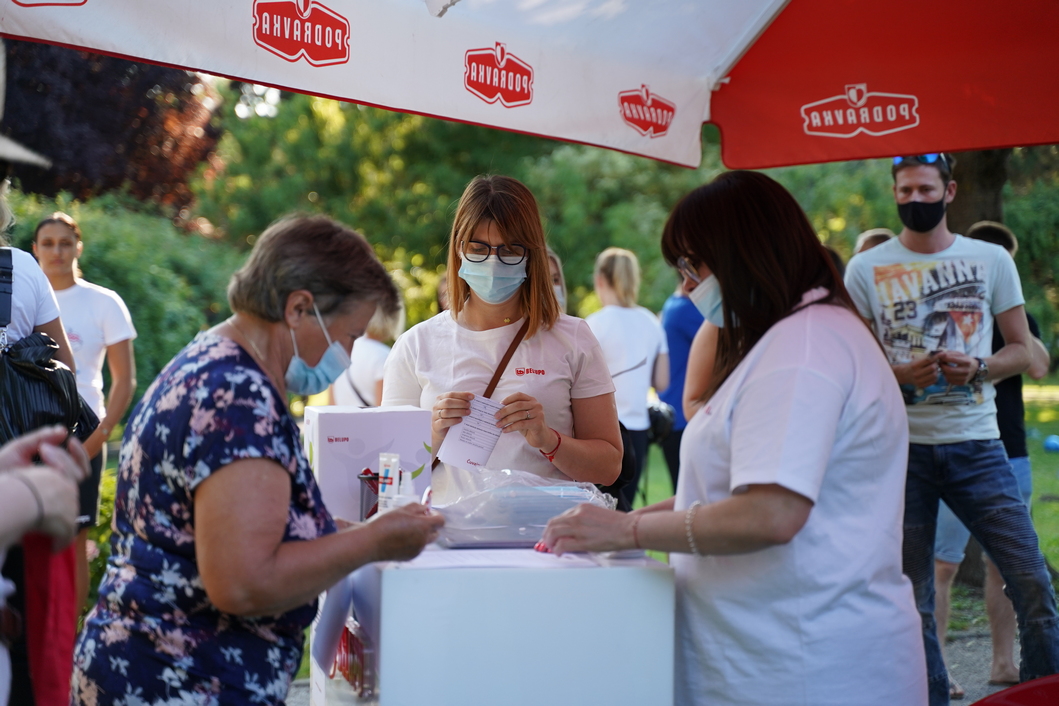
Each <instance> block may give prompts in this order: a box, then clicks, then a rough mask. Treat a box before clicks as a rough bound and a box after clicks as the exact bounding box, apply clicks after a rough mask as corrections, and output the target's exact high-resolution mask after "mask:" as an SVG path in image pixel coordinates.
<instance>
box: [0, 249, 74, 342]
mask: <svg viewBox="0 0 1059 706" xmlns="http://www.w3.org/2000/svg"><path fill="white" fill-rule="evenodd" d="M4 249H5V250H10V251H11V269H12V278H13V279H12V283H11V323H10V324H8V326H7V342H8V343H14V342H15V341H18V340H21V339H23V338H25V337H26V336H28V335H30V334H31V333H33V329H35V328H36V327H38V326H40V325H41V324H46V323H48V322H49V321H54V320H55V319H57V318H59V305H58V304H56V303H55V294H54V293H53V292H52V291H51V285H50V284H49V283H48V278H47V277H45V276H44V273H43V272H42V271H41V269H40V265H38V264H37V261H36V260H34V259H33V256H32V255H30V254H29V253H28V252H25V251H24V250H19V249H18V248H4ZM63 323H66V322H65V321H64V322H63Z"/></svg>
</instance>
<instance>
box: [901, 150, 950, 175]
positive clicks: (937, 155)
mask: <svg viewBox="0 0 1059 706" xmlns="http://www.w3.org/2000/svg"><path fill="white" fill-rule="evenodd" d="M905 162H918V163H920V164H932V165H935V166H938V167H939V168H944V169H945V170H946V171H948V170H949V159H948V157H946V156H945V154H944V153H943V152H932V153H931V154H917V155H911V156H900V157H894V166H895V167H896V166H899V165H901V164H904V163H905ZM938 162H941V164H940V165H938Z"/></svg>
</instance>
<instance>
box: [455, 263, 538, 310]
mask: <svg viewBox="0 0 1059 706" xmlns="http://www.w3.org/2000/svg"><path fill="white" fill-rule="evenodd" d="M459 274H460V279H462V280H463V281H464V282H466V283H467V286H468V287H470V288H471V291H473V292H474V293H475V294H477V295H478V298H479V299H481V300H482V301H484V302H486V303H488V304H503V303H504V302H506V301H507V300H508V299H510V298H511V297H513V296H515V293H516V292H518V290H519V287H521V286H522V283H523V282H525V281H526V260H525V259H523V260H522V262H520V263H518V264H517V265H505V264H504V263H503V262H500V260H499V259H498V258H497V257H496V256H495V255H490V256H489V257H487V258H486V259H485V260H484V261H483V262H471V261H470V260H468V259H466V258H463V262H462V263H461V264H460V273H459Z"/></svg>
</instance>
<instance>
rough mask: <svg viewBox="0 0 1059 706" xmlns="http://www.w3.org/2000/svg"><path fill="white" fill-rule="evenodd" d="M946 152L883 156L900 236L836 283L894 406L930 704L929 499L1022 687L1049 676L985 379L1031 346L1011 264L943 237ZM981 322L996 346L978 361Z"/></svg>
mask: <svg viewBox="0 0 1059 706" xmlns="http://www.w3.org/2000/svg"><path fill="white" fill-rule="evenodd" d="M952 164H953V163H952V160H951V158H950V157H949V156H948V155H943V154H930V155H921V156H916V157H897V158H895V159H894V166H893V176H894V196H895V198H896V201H897V211H898V215H899V216H900V217H901V222H902V223H903V224H904V226H905V227H904V229H903V230H902V231H901V233H900V234H899V236H898V237H897V238H893V239H891V240H890V241H888V242H886V243H884V244H882V245H879V246H878V247H876V248H873V249H871V250H869V251H867V252H865V253H862V254H860V255H857V256H856V257H854V258H853V259H852V260H851V261H850V263H849V266H848V268H847V271H846V286H847V288H848V289H849V293H850V295H851V296H852V297H853V301H854V302H855V303H856V305H857V308H858V309H859V311H860V314H861V316H863V317H864V318H865V320H867V321H868V323H869V324H870V325H871V326H872V327H873V329H874V330H875V334H876V336H877V337H878V338H879V340H880V342H881V343H882V345H883V348H884V349H885V350H886V354H887V357H888V359H889V361H890V364H891V366H892V367H893V371H894V376H895V377H896V378H897V382H898V383H899V384H900V386H901V391H902V393H903V395H904V398H905V404H906V406H907V411H908V423H909V440H910V444H909V457H908V476H907V480H906V486H905V519H904V544H903V546H904V550H903V551H904V572H905V573H906V574H907V575H908V577H909V578H910V579H911V580H912V585H913V587H914V589H915V596H916V605H917V607H918V608H919V612H920V615H921V617H922V619H923V641H924V644H925V648H926V655H927V678H928V682H929V690H930V703H931V706H939V705H943V704H947V703H948V702H949V681H948V674H947V673H946V670H945V663H944V662H943V661H942V657H941V647H940V645H939V643H938V636H937V631H936V626H935V621H934V534H935V528H936V523H937V516H938V503H939V500H942V499H943V500H945V502H946V503H947V504H948V506H949V507H950V508H951V509H952V510H953V512H954V513H955V514H956V516H957V517H959V518H960V520H961V521H962V522H963V523H964V525H966V526H967V527H968V528H970V529H971V532H972V533H973V534H974V536H975V538H976V539H977V540H978V541H979V543H980V544H981V545H982V546H983V547H984V548H985V550H986V551H987V552H988V553H989V555H990V556H991V557H992V558H993V560H994V561H995V562H996V565H997V568H999V570H1000V573H1001V575H1002V576H1003V577H1004V581H1005V583H1006V584H1007V590H1008V593H1009V595H1010V596H1011V599H1012V603H1013V604H1014V606H1015V611H1016V613H1017V614H1018V617H1019V625H1020V640H1021V645H1022V665H1021V669H1020V677H1021V678H1022V680H1023V681H1026V680H1029V679H1035V678H1037V677H1042V676H1045V675H1048V674H1054V673H1056V672H1057V671H1059V615H1057V613H1056V605H1055V594H1054V592H1053V590H1052V585H1051V580H1050V577H1049V574H1048V570H1047V567H1046V565H1045V562H1044V557H1043V555H1042V554H1041V552H1040V549H1039V547H1038V544H1037V535H1036V533H1035V532H1034V529H1033V525H1032V523H1031V522H1030V516H1029V511H1028V509H1027V507H1026V505H1025V503H1024V502H1023V501H1022V498H1021V496H1020V494H1019V490H1018V484H1017V483H1016V481H1015V476H1014V474H1013V473H1012V471H1011V465H1010V463H1009V462H1008V458H1007V455H1006V453H1005V452H1004V447H1003V444H1002V443H1001V441H1000V438H999V437H1000V433H999V430H998V427H997V417H996V405H995V403H994V397H995V394H996V393H995V390H994V387H993V382H994V381H996V380H1002V379H1004V378H1007V377H1010V376H1012V375H1018V374H1021V373H1022V372H1024V371H1025V370H1026V369H1027V368H1028V367H1029V364H1030V345H1031V338H1030V333H1029V329H1028V327H1027V323H1026V314H1025V311H1024V309H1023V306H1022V305H1023V298H1022V287H1021V284H1020V282H1019V276H1018V272H1017V270H1016V269H1015V263H1014V261H1013V260H1012V259H1011V256H1010V255H1008V253H1007V252H1006V251H1005V250H1004V249H1003V248H1000V247H998V246H996V245H993V244H991V243H984V242H980V241H976V240H971V239H969V238H964V237H962V236H959V235H956V234H954V233H952V232H950V231H949V229H948V223H947V220H946V217H945V209H946V207H947V205H948V204H949V203H951V202H952V200H953V198H954V197H955V196H956V182H954V181H953V180H952ZM994 326H996V327H998V328H999V329H1000V333H1001V334H1002V336H1003V338H1004V343H1005V345H1004V347H1003V348H1001V349H1000V350H999V351H997V352H996V353H993V352H992V347H991V345H992V338H993V328H994Z"/></svg>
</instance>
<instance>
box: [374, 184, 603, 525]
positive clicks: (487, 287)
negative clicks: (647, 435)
mask: <svg viewBox="0 0 1059 706" xmlns="http://www.w3.org/2000/svg"><path fill="white" fill-rule="evenodd" d="M448 281H449V304H450V306H451V309H450V310H449V311H446V312H442V313H440V314H438V315H437V316H434V317H433V318H430V319H428V320H426V321H424V322H422V323H420V324H418V325H416V326H414V327H412V328H411V329H409V331H408V332H407V333H405V334H404V335H403V336H401V337H400V338H399V339H397V342H396V343H395V344H394V347H393V351H392V353H391V354H390V358H389V359H387V361H386V373H385V377H384V383H383V401H382V404H383V406H387V405H414V406H417V407H421V408H423V409H431V410H432V416H431V436H432V439H433V446H434V449H435V453H436V451H437V449H438V447H439V446H440V445H441V442H442V440H443V439H444V438H445V435H446V434H447V433H448V432H449V429H450V428H452V427H453V426H454V425H456V424H458V423H459V422H460V421H461V420H462V419H463V417H465V416H467V415H468V414H470V411H471V410H470V404H471V400H472V399H473V398H474V396H475V395H476V394H477V395H480V394H483V393H484V392H485V389H486V387H487V386H488V384H489V380H490V378H492V376H493V373H494V371H495V370H496V369H497V366H498V365H499V363H500V360H501V359H502V358H503V356H504V353H505V352H506V351H507V349H508V347H509V346H510V345H511V343H512V341H513V340H514V338H515V335H516V333H517V332H518V331H519V329H520V328H522V326H523V324H524V323H526V324H527V331H526V335H525V338H524V339H523V340H522V342H521V343H520V344H519V345H518V347H517V348H516V349H515V351H514V353H513V355H512V357H511V360H510V362H509V363H508V365H507V368H506V369H505V370H504V372H503V375H502V376H501V378H500V382H499V384H498V385H497V387H496V390H495V391H494V393H493V396H492V399H494V400H496V401H497V402H500V403H501V404H502V405H503V407H502V408H501V409H500V411H499V412H497V414H496V417H497V425H498V426H502V427H503V428H504V433H503V434H502V435H501V438H500V441H499V442H497V445H496V448H495V449H493V453H492V455H491V456H490V457H489V461H488V465H487V468H489V469H494V470H500V469H505V468H510V469H516V470H520V471H527V472H529V473H535V474H537V475H540V476H543V477H546V478H555V479H558V480H566V479H573V480H579V481H587V482H590V483H598V484H600V485H610V484H611V483H613V482H614V480H615V479H616V478H617V476H618V473H619V472H620V470H621V449H622V445H621V434H620V432H619V430H618V416H617V412H616V410H615V406H614V384H613V383H612V382H611V379H610V373H609V372H608V371H607V364H606V361H605V359H604V358H603V353H602V351H601V350H600V348H599V343H597V342H596V338H595V336H593V335H592V330H591V329H590V328H589V326H588V324H587V323H585V322H584V321H583V320H581V319H576V318H574V317H572V316H567V315H566V314H563V313H560V310H559V302H558V300H557V299H556V296H555V293H554V291H553V289H552V283H551V276H550V273H549V269H548V252H547V245H546V243H545V241H544V230H543V228H542V227H541V218H540V212H539V211H538V209H537V201H536V199H535V198H534V197H533V194H532V193H531V192H530V190H529V189H527V188H526V186H525V185H523V184H522V183H521V182H519V181H517V180H516V179H512V178H511V177H504V176H484V177H477V178H475V179H474V180H472V181H471V183H470V184H468V185H467V188H466V189H465V190H464V192H463V196H462V197H461V198H460V203H459V206H458V207H457V208H456V217H455V220H454V221H453V224H452V235H451V237H450V240H449V267H448ZM478 477H479V475H478V474H477V473H474V472H470V471H465V470H463V469H460V468H457V467H455V466H452V467H450V466H449V465H448V464H442V465H440V466H438V468H437V470H435V471H434V474H433V476H432V478H431V483H432V490H433V501H434V503H435V504H436V505H443V504H446V503H447V502H448V501H450V500H451V499H453V498H455V497H457V496H459V495H461V494H463V493H466V492H471V491H473V490H474V489H475V488H477V487H478V484H477V480H478Z"/></svg>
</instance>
